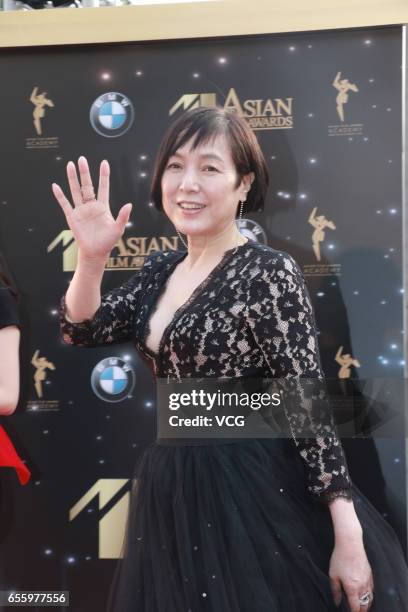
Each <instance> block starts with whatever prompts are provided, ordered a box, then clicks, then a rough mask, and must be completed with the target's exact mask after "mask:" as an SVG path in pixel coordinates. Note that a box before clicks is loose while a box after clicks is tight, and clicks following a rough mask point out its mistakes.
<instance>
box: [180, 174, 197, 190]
mask: <svg viewBox="0 0 408 612" xmlns="http://www.w3.org/2000/svg"><path fill="white" fill-rule="evenodd" d="M179 188H180V189H181V190H182V191H198V189H199V184H198V177H197V173H196V171H195V170H193V169H191V170H185V171H184V172H183V173H182V175H181V177H180V185H179Z"/></svg>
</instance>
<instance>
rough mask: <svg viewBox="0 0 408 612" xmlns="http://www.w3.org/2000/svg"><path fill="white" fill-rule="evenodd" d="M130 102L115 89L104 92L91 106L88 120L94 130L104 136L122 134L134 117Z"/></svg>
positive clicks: (128, 127)
mask: <svg viewBox="0 0 408 612" xmlns="http://www.w3.org/2000/svg"><path fill="white" fill-rule="evenodd" d="M134 115H135V113H134V108H133V104H132V102H131V101H130V100H129V98H128V97H127V96H125V95H124V94H121V93H118V92H117V91H111V92H108V93H104V94H102V95H101V96H99V97H98V98H96V100H95V101H94V103H93V104H92V106H91V110H90V121H91V125H92V127H93V129H94V130H95V132H97V133H98V134H100V135H101V136H105V137H106V138H117V137H118V136H123V134H125V133H126V132H127V131H128V130H129V129H130V127H131V126H132V123H133V119H134Z"/></svg>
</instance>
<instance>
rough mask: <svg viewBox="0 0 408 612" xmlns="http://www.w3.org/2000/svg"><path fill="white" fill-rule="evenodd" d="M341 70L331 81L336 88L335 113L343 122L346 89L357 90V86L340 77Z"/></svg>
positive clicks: (346, 96) (346, 99)
mask: <svg viewBox="0 0 408 612" xmlns="http://www.w3.org/2000/svg"><path fill="white" fill-rule="evenodd" d="M340 75H341V72H338V73H337V74H336V78H335V79H334V81H333V83H332V84H333V87H335V88H336V89H337V90H338V92H339V93H338V94H337V96H336V108H337V114H338V116H339V118H340V121H342V122H343V123H344V108H343V106H344V104H347V102H348V98H349V97H348V93H347V92H348V91H355V92H357V91H358V87H357V85H356V84H355V83H350V81H349V80H348V79H341V78H340Z"/></svg>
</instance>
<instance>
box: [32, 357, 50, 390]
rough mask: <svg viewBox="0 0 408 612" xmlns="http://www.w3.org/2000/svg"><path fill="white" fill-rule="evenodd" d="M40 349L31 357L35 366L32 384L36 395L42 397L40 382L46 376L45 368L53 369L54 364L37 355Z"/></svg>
mask: <svg viewBox="0 0 408 612" xmlns="http://www.w3.org/2000/svg"><path fill="white" fill-rule="evenodd" d="M39 354H40V351H39V349H37V350H36V351H35V353H34V355H33V358H32V359H31V363H32V365H33V366H34V367H35V369H36V371H35V374H34V386H35V390H36V392H37V396H38V397H39V398H42V396H43V392H42V383H43V381H44V380H45V379H46V378H47V372H46V370H47V369H48V370H55V365H54V364H53V363H51V361H48V360H47V359H46V357H39Z"/></svg>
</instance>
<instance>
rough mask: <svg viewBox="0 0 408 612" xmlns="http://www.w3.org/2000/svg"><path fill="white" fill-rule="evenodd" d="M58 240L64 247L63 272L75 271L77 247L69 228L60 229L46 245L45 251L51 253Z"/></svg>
mask: <svg viewBox="0 0 408 612" xmlns="http://www.w3.org/2000/svg"><path fill="white" fill-rule="evenodd" d="M60 242H62V246H63V249H64V252H63V256H62V269H63V271H64V272H75V268H76V265H77V259H78V247H77V243H76V242H75V240H74V235H73V233H72V232H71V230H62V232H60V233H59V234H58V236H57V237H56V238H55V239H54V240H53V241H52V242H51V244H49V245H48V246H47V253H51V251H53V250H54V249H55V247H56V246H57V244H59V243H60Z"/></svg>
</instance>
